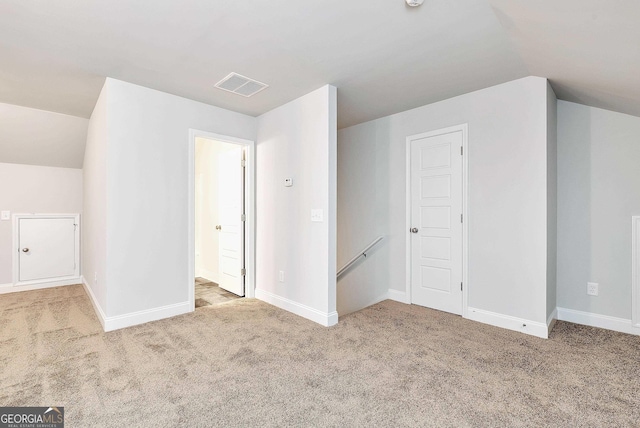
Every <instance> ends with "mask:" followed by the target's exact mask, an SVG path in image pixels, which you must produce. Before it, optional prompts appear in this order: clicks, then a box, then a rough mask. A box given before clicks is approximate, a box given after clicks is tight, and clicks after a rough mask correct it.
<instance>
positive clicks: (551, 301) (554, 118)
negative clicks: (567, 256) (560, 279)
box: [547, 82, 558, 320]
mask: <svg viewBox="0 0 640 428" xmlns="http://www.w3.org/2000/svg"><path fill="white" fill-rule="evenodd" d="M557 249H558V99H557V98H556V94H555V93H554V92H553V89H552V88H551V85H550V84H549V82H547V320H548V319H549V317H550V316H551V315H553V312H554V311H555V310H556V306H557V304H556V295H557V284H556V280H557V272H558V269H557V258H558V251H557Z"/></svg>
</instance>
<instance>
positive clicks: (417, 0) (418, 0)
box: [405, 0, 424, 7]
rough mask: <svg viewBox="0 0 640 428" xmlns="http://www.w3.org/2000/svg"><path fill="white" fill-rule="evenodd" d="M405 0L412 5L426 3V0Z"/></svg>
mask: <svg viewBox="0 0 640 428" xmlns="http://www.w3.org/2000/svg"><path fill="white" fill-rule="evenodd" d="M405 1H406V2H407V4H408V5H409V6H411V7H416V6H420V5H421V4H422V3H424V0H405Z"/></svg>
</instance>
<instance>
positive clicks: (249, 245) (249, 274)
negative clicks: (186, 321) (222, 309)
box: [187, 129, 256, 311]
mask: <svg viewBox="0 0 640 428" xmlns="http://www.w3.org/2000/svg"><path fill="white" fill-rule="evenodd" d="M197 137H201V138H206V139H208V140H215V141H220V142H223V143H230V144H236V145H240V146H243V147H244V148H245V188H244V206H245V214H246V221H245V234H244V267H245V270H246V274H245V280H244V295H245V297H249V298H251V297H255V290H256V287H255V266H256V262H255V248H256V247H255V242H256V233H255V228H256V208H255V200H256V195H255V192H256V186H255V165H256V162H255V153H256V145H255V141H252V140H245V139H243V138H237V137H231V136H228V135H221V134H215V133H213V132H208V131H202V130H198V129H189V149H188V152H189V168H188V175H189V177H188V187H189V189H188V192H187V193H188V197H187V213H188V217H189V219H188V220H189V221H188V222H187V224H188V230H187V234H188V235H187V236H188V243H187V245H188V246H189V251H188V257H187V259H188V260H187V262H188V264H189V266H188V270H187V284H188V290H189V303H190V305H191V310H192V311H194V310H195V307H196V302H195V286H194V281H195V277H196V276H195V262H196V249H195V245H196V244H195V208H196V207H195V205H196V200H195V174H196V155H195V153H196V138H197Z"/></svg>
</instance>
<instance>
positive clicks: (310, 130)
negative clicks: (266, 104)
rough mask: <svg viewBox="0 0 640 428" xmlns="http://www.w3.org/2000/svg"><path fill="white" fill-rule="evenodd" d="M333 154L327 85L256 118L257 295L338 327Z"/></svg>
mask: <svg viewBox="0 0 640 428" xmlns="http://www.w3.org/2000/svg"><path fill="white" fill-rule="evenodd" d="M336 156H337V148H336V88H334V87H332V86H324V87H323V88H321V89H318V90H316V91H314V92H312V93H310V94H308V95H305V96H303V97H301V98H298V99H296V100H294V101H291V102H290V103H288V104H285V105H283V106H281V107H278V108H276V109H274V110H272V111H270V112H268V113H265V114H263V115H262V116H260V117H259V118H258V139H257V145H256V160H257V167H256V191H257V203H256V208H257V219H256V223H257V238H256V239H257V242H256V286H257V289H256V296H257V297H258V298H261V299H263V300H266V301H268V302H270V303H272V304H275V305H277V306H280V307H283V308H285V309H287V310H291V311H293V312H296V313H298V314H299V315H302V316H305V317H307V318H310V319H313V320H314V321H316V322H319V323H322V324H325V325H331V324H334V323H335V322H337V314H336V313H335V310H336V306H335V305H336V301H335V300H336V297H335V284H336V279H335V278H336V277H335V275H336V250H335V249H336V241H335V239H336V238H335V234H336ZM287 177H289V178H292V179H293V187H285V186H284V179H285V178H287ZM312 209H321V210H323V213H324V221H323V222H311V218H310V217H311V210H312ZM279 271H284V273H285V281H284V282H279V281H278V272H279Z"/></svg>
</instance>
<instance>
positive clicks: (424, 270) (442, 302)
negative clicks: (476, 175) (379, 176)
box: [410, 131, 463, 314]
mask: <svg viewBox="0 0 640 428" xmlns="http://www.w3.org/2000/svg"><path fill="white" fill-rule="evenodd" d="M462 138H463V136H462V131H455V132H450V133H446V134H441V135H435V136H430V137H420V136H416V138H415V139H413V140H411V142H410V150H411V153H410V155H411V162H410V168H411V172H410V173H411V184H410V185H411V227H412V228H415V229H413V230H414V231H415V232H416V233H413V232H412V233H411V254H410V257H411V302H412V303H415V304H418V305H421V306H427V307H430V308H434V309H439V310H442V311H447V312H452V313H455V314H461V313H462V290H461V284H462V223H461V214H462V190H463V189H462V156H461V147H462V144H463V140H462Z"/></svg>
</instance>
